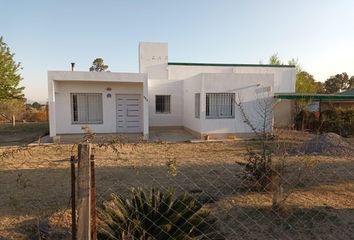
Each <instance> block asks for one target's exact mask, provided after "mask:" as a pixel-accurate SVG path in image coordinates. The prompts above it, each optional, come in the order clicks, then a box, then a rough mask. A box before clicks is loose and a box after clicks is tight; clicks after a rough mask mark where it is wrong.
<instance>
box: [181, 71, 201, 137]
mask: <svg viewBox="0 0 354 240" xmlns="http://www.w3.org/2000/svg"><path fill="white" fill-rule="evenodd" d="M202 84H203V76H202V74H198V75H197V76H194V77H191V78H189V79H186V80H184V81H183V101H184V102H183V106H184V108H183V113H184V115H183V126H184V127H186V128H187V129H188V130H190V131H191V132H193V133H194V134H195V133H201V132H202V118H201V114H200V116H199V118H196V117H195V94H196V93H200V95H202V89H203V86H202ZM202 100H203V99H202V97H200V101H202ZM200 105H201V103H200ZM200 110H201V111H202V109H200Z"/></svg>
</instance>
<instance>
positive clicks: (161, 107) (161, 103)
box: [155, 95, 171, 113]
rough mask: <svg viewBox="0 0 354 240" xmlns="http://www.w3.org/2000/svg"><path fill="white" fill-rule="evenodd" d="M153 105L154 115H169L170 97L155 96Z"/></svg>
mask: <svg viewBox="0 0 354 240" xmlns="http://www.w3.org/2000/svg"><path fill="white" fill-rule="evenodd" d="M155 105H156V106H155V107H156V109H155V110H156V113H171V96H170V95H156V98H155Z"/></svg>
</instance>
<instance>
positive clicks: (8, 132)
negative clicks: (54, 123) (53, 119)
mask: <svg viewBox="0 0 354 240" xmlns="http://www.w3.org/2000/svg"><path fill="white" fill-rule="evenodd" d="M48 132H49V126H48V122H31V123H16V126H15V127H13V126H12V124H11V123H0V146H9V145H11V146H13V145H24V144H28V143H31V142H33V141H36V140H38V138H39V137H42V136H43V135H45V134H48Z"/></svg>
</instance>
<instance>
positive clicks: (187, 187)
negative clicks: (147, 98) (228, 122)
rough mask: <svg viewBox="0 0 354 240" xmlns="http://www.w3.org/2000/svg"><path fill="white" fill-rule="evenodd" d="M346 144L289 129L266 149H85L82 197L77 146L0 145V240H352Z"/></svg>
mask: <svg viewBox="0 0 354 240" xmlns="http://www.w3.org/2000/svg"><path fill="white" fill-rule="evenodd" d="M92 140H93V137H92V136H91V137H90V136H86V138H85V139H84V141H80V142H78V144H87V142H89V141H92ZM353 143H354V141H353V139H344V138H341V137H339V136H338V135H335V134H331V133H330V134H322V135H314V134H310V133H303V132H297V131H290V130H287V131H283V132H279V133H277V137H274V138H271V139H269V140H267V142H262V141H257V140H248V141H240V140H239V141H237V140H225V141H214V142H213V141H207V142H199V143H167V142H163V141H158V142H142V141H133V142H131V141H126V140H124V139H122V138H119V139H114V140H111V141H109V142H105V143H97V142H94V143H92V144H89V146H90V147H91V149H90V151H91V154H90V155H89V160H90V165H89V166H90V172H89V173H88V177H89V178H90V184H88V189H87V190H88V192H89V193H88V195H85V194H83V193H82V192H80V190H79V189H80V183H79V182H80V181H78V178H80V174H82V173H83V170H80V166H79V165H78V163H77V162H78V161H81V160H82V159H80V156H79V154H78V153H79V151H78V144H53V145H37V146H26V147H6V148H1V149H0V223H1V224H0V239H73V234H72V229H73V228H72V227H73V226H72V222H73V220H74V221H75V224H76V226H74V228H77V229H76V231H75V232H76V233H75V236H76V237H77V238H76V239H95V238H96V236H97V239H124V240H127V239H161V240H162V239H354V155H353V152H354V150H353V147H352V146H353ZM81 157H82V156H81ZM73 165H74V166H75V169H74V172H73V171H72V169H73V168H72V167H73ZM79 171H81V172H80V173H79ZM73 173H75V174H74V175H75V178H74V179H73V178H72V177H73ZM72 180H73V181H74V184H73V185H72V184H71V181H72ZM72 192H74V193H75V194H76V195H75V196H74V198H73V196H72ZM87 196H90V204H88V206H89V209H88V210H89V215H88V216H90V219H89V221H86V222H88V224H89V227H88V229H86V231H89V232H87V234H88V235H78V234H82V232H81V233H79V231H81V230H79V229H80V228H82V224H83V223H82V222H85V221H83V220H87V219H80V216H82V215H80V214H81V212H80V211H83V208H82V198H85V197H87ZM73 199H75V202H74V203H75V204H74V208H72V203H73V202H72V200H73ZM73 210H74V212H75V214H76V216H74V218H72V212H73ZM84 210H85V209H84ZM86 210H87V209H86ZM81 218H82V217H81ZM95 227H97V231H96V230H95ZM92 234H93V235H92ZM82 236H85V237H82Z"/></svg>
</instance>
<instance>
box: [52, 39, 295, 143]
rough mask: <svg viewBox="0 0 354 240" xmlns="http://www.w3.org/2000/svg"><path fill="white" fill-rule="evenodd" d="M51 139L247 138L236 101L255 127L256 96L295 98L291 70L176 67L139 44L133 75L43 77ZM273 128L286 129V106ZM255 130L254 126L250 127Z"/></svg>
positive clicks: (158, 47)
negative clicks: (183, 134)
mask: <svg viewBox="0 0 354 240" xmlns="http://www.w3.org/2000/svg"><path fill="white" fill-rule="evenodd" d="M48 89H49V94H48V95H49V120H50V121H49V122H50V136H51V137H53V136H56V135H60V134H74V133H82V127H83V126H89V127H90V128H91V129H92V131H94V132H95V133H142V134H143V136H144V137H145V138H146V139H147V138H148V136H149V129H150V128H154V127H157V128H160V127H167V128H170V127H183V128H184V129H186V130H187V131H189V132H191V133H192V134H193V135H195V136H197V137H203V136H205V135H208V136H210V137H227V136H229V135H236V136H237V137H244V136H249V135H250V134H251V133H252V130H251V129H250V128H249V127H248V126H247V124H245V122H244V119H243V117H242V114H241V113H240V111H239V109H238V108H237V107H236V106H235V104H234V103H235V100H237V99H238V100H242V102H243V103H244V106H245V111H246V112H247V114H249V116H250V118H251V119H252V120H255V122H259V121H258V120H260V119H259V116H258V115H257V98H258V94H259V93H260V92H266V93H268V95H269V94H273V93H292V92H295V68H294V67H293V66H286V65H263V64H260V65H257V64H214V63H213V64H210V63H181V62H179V63H176V62H169V61H168V46H167V44H166V43H147V42H142V43H140V44H139V73H114V72H80V71H49V72H48ZM273 113H274V125H277V126H280V127H281V126H288V125H289V124H290V123H292V108H291V102H290V101H282V102H280V103H279V104H276V106H275V108H274V111H273ZM256 124H259V123H256Z"/></svg>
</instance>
